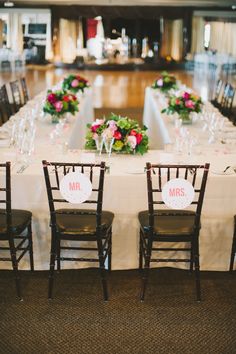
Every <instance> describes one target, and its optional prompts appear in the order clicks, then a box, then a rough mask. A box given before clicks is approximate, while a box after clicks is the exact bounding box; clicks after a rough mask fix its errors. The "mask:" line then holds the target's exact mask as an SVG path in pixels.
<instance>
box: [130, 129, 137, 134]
mask: <svg viewBox="0 0 236 354" xmlns="http://www.w3.org/2000/svg"><path fill="white" fill-rule="evenodd" d="M129 135H133V136H136V135H137V132H136V131H135V130H134V129H132V130H131V131H130V133H129Z"/></svg>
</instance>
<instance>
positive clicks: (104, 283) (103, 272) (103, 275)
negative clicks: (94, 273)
mask: <svg viewBox="0 0 236 354" xmlns="http://www.w3.org/2000/svg"><path fill="white" fill-rule="evenodd" d="M99 264H100V275H101V280H102V289H103V300H104V301H108V289H107V280H106V269H105V266H104V260H99Z"/></svg>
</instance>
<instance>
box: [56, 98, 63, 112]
mask: <svg viewBox="0 0 236 354" xmlns="http://www.w3.org/2000/svg"><path fill="white" fill-rule="evenodd" d="M54 107H55V109H56V111H57V112H61V110H62V108H63V104H62V102H61V101H57V102H55V103H54Z"/></svg>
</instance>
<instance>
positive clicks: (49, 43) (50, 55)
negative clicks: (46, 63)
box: [45, 20, 53, 60]
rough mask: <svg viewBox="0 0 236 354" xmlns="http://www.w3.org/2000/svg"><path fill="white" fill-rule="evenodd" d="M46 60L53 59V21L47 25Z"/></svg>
mask: <svg viewBox="0 0 236 354" xmlns="http://www.w3.org/2000/svg"><path fill="white" fill-rule="evenodd" d="M45 59H46V60H52V59H53V52H52V31H51V20H50V22H49V23H47V33H46V49H45Z"/></svg>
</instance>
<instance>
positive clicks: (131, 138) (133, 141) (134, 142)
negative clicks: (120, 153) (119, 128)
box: [128, 135, 137, 149]
mask: <svg viewBox="0 0 236 354" xmlns="http://www.w3.org/2000/svg"><path fill="white" fill-rule="evenodd" d="M128 143H129V145H130V146H131V148H132V149H135V147H136V145H137V139H136V137H135V136H134V135H129V136H128Z"/></svg>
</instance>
